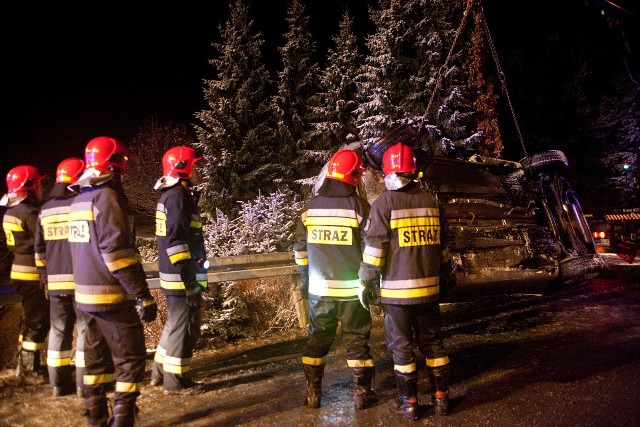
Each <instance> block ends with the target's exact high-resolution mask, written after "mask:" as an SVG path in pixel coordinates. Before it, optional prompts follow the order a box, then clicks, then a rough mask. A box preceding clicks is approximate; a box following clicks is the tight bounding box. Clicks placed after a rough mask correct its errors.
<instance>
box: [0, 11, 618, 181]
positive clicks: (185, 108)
mask: <svg viewBox="0 0 640 427" xmlns="http://www.w3.org/2000/svg"><path fill="white" fill-rule="evenodd" d="M302 1H303V4H305V6H306V10H307V13H308V15H309V16H310V30H311V32H312V34H313V35H314V37H315V41H316V42H317V43H318V46H319V48H320V49H322V51H324V50H325V49H326V46H327V45H328V44H329V43H330V37H332V36H333V34H335V32H336V31H337V26H338V21H339V19H340V17H341V16H342V12H343V10H344V7H345V5H348V9H349V11H350V12H351V14H352V16H354V17H355V26H356V29H357V30H359V31H361V32H364V31H365V30H368V29H369V28H370V25H369V24H368V21H367V18H366V16H367V13H366V11H367V4H368V3H370V2H372V1H374V0H370V1H369V2H368V1H367V0H348V1H346V0H302ZM35 3H41V4H35ZM35 3H34V2H17V3H12V6H11V9H12V10H13V12H12V13H11V14H9V13H8V12H5V13H3V25H1V26H0V27H1V28H0V43H1V46H2V55H3V60H2V63H3V66H2V69H3V78H2V79H3V84H2V89H1V90H2V92H1V93H0V97H1V105H2V110H1V112H0V113H1V114H2V126H1V127H0V143H1V146H2V147H3V148H2V150H3V155H2V156H0V177H2V179H1V181H2V182H1V185H2V187H1V189H2V190H3V191H2V192H4V188H5V187H4V177H5V176H6V172H7V171H8V170H9V169H10V168H11V167H13V166H16V165H18V164H33V165H35V166H37V167H39V168H41V169H42V170H43V171H44V172H47V173H49V174H53V171H54V170H55V167H56V166H57V164H58V163H59V162H60V161H61V160H63V159H64V158H66V157H70V156H77V157H82V156H83V152H82V150H83V148H84V146H85V144H86V142H87V141H88V140H90V139H91V138H93V137H95V136H98V135H110V136H114V137H117V138H120V139H122V140H123V141H125V142H128V141H130V140H131V139H132V138H133V137H135V135H136V134H137V132H138V130H139V128H140V127H141V126H142V124H143V122H144V120H145V119H147V118H150V117H157V118H158V119H159V120H161V121H180V122H186V123H192V122H193V114H194V113H195V112H196V111H199V110H202V109H206V108H207V106H206V104H205V102H204V98H203V94H202V88H203V86H204V83H203V80H205V79H208V78H212V77H213V69H212V67H211V65H210V64H209V63H208V61H209V59H211V58H212V57H213V55H214V53H215V50H214V49H213V47H211V43H212V42H218V41H220V33H219V30H218V26H219V25H224V23H225V21H226V19H227V13H228V3H227V2H226V1H224V0H214V1H195V2H180V5H178V4H177V3H176V2H170V4H169V5H165V4H162V3H161V2H151V1H137V2H128V3H129V4H126V5H122V4H120V3H119V2H84V3H78V4H79V5H80V6H78V5H75V6H71V5H68V3H69V2H63V1H48V2H35ZM287 3H288V2H287V1H285V0H276V1H268V0H254V1H248V0H247V1H245V4H247V5H249V13H250V16H251V17H252V18H253V19H254V21H255V23H256V28H257V29H258V30H259V31H261V32H262V35H263V37H264V39H265V40H266V42H267V46H266V47H265V60H266V61H267V63H268V64H269V67H270V68H271V71H272V72H274V73H275V71H277V70H278V67H279V59H278V53H277V50H276V46H279V45H281V44H282V34H283V33H284V32H285V31H286V24H285V16H286V8H287ZM486 3H488V5H487V6H485V10H486V11H487V15H490V16H489V22H490V23H492V22H493V25H495V32H494V38H495V39H496V44H497V45H498V46H499V47H500V46H501V45H502V46H503V47H504V48H505V49H507V48H508V45H509V44H513V43H515V44H518V43H534V44H535V37H531V35H530V34H527V31H529V32H531V31H532V29H533V31H534V32H535V28H536V26H537V25H539V26H549V25H567V26H569V27H570V26H575V25H582V23H581V22H575V20H573V19H571V17H572V16H573V15H572V12H573V11H572V10H571V9H570V8H569V6H566V7H564V8H563V9H562V10H560V9H558V7H556V6H555V5H556V4H557V3H564V2H558V1H555V0H546V1H537V2H525V3H527V4H528V5H529V6H528V7H530V8H533V9H534V10H536V11H537V12H538V13H537V17H535V16H527V13H522V11H521V10H519V9H518V8H514V7H513V5H512V6H511V7H510V8H502V7H501V6H498V7H496V4H505V3H504V1H499V0H491V1H487V2H486ZM507 3H514V2H511V1H510V2H507ZM517 3H520V2H517ZM568 3H571V4H573V6H571V7H576V4H577V5H578V6H580V7H586V6H584V5H583V4H582V2H581V1H577V2H576V1H572V2H568ZM131 4H135V6H132V5H131ZM551 5H554V6H551ZM529 12H530V11H529ZM522 20H525V21H526V25H525V26H523V25H522V22H521V21H522ZM601 24H602V26H603V27H602V28H598V29H595V30H597V31H602V30H603V28H604V26H605V24H604V21H603V22H601ZM514 31H515V32H516V34H515V35H514V34H513V32H514ZM510 32H511V33H510ZM519 38H520V39H519ZM531 48H532V49H535V46H534V45H532V46H531ZM612 48H614V47H613V46H612Z"/></svg>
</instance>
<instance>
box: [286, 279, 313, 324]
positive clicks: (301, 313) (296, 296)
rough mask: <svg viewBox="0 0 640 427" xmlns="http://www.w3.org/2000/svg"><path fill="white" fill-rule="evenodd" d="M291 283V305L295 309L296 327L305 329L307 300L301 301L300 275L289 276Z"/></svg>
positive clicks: (307, 313) (307, 308)
mask: <svg viewBox="0 0 640 427" xmlns="http://www.w3.org/2000/svg"><path fill="white" fill-rule="evenodd" d="M289 278H290V281H291V288H292V289H291V303H292V304H293V305H294V306H295V307H296V314H297V316H298V325H299V326H300V327H301V328H303V329H305V328H306V327H307V326H309V300H308V299H302V294H301V293H300V274H292V275H290V276H289Z"/></svg>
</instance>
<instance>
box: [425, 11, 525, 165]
mask: <svg viewBox="0 0 640 427" xmlns="http://www.w3.org/2000/svg"><path fill="white" fill-rule="evenodd" d="M476 1H478V0H467V6H466V7H465V9H464V12H463V14H462V20H461V21H460V26H459V27H458V30H457V31H456V33H455V36H454V38H453V43H452V44H451V47H450V48H449V52H448V54H447V58H446V59H445V61H444V64H442V66H441V67H440V68H439V69H438V71H437V73H436V85H435V87H434V88H433V92H431V98H430V99H429V103H428V104H427V109H426V115H427V116H428V115H429V111H431V106H432V104H433V100H434V98H435V96H436V93H437V92H438V90H439V89H440V87H441V83H442V76H443V74H444V73H445V72H446V70H447V67H448V65H449V60H450V59H451V57H452V56H453V50H454V49H455V47H456V45H457V44H458V38H459V37H460V34H461V33H462V30H463V29H464V27H465V25H466V23H467V19H468V16H469V11H470V10H471V7H472V6H473V4H474V3H475V2H476ZM478 3H479V7H480V19H481V20H482V25H483V27H484V32H485V34H486V37H487V42H488V44H489V50H490V51H491V56H492V58H493V62H494V63H495V65H496V70H497V72H498V78H499V79H500V88H501V89H502V92H503V93H504V95H505V97H506V98H507V103H508V104H509V109H510V110H511V116H512V117H513V123H514V125H515V128H516V132H517V134H518V139H519V140H520V146H521V147H522V152H523V153H524V156H525V157H527V149H526V147H525V145H524V140H523V138H522V133H521V132H520V126H519V125H518V119H517V117H516V113H515V109H514V108H513V104H512V103H511V98H510V97H509V91H508V90H507V83H506V78H505V75H504V71H502V66H501V65H500V60H499V58H498V53H497V52H496V48H495V46H494V44H493V39H492V38H491V32H490V31H489V24H488V23H487V18H486V16H485V13H484V9H483V7H482V4H481V2H480V1H478Z"/></svg>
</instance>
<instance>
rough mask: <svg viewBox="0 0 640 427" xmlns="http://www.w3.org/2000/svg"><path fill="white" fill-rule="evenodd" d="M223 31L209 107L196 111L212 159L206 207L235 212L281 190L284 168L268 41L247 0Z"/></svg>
mask: <svg viewBox="0 0 640 427" xmlns="http://www.w3.org/2000/svg"><path fill="white" fill-rule="evenodd" d="M220 35H221V38H222V42H220V43H214V44H213V46H214V48H215V49H216V50H217V52H218V54H219V55H218V56H217V57H216V58H214V59H212V60H210V63H211V64H212V65H213V68H214V71H215V74H216V78H214V79H211V80H206V82H205V83H206V87H205V89H204V97H205V100H206V101H207V103H208V105H209V109H208V110H203V111H200V112H198V113H196V118H197V119H198V120H199V121H200V123H199V124H198V125H196V133H197V136H198V142H197V144H196V147H197V148H198V149H199V150H200V151H201V152H202V153H203V156H204V161H205V162H206V168H205V170H206V171H207V173H206V176H204V177H203V181H204V184H203V192H202V206H203V209H204V210H206V211H209V212H214V211H215V208H219V209H221V210H222V211H223V212H225V213H226V214H232V213H235V212H236V211H237V210H238V205H237V202H238V201H242V200H250V199H253V198H255V197H256V196H257V195H258V194H260V193H261V192H262V193H264V194H269V193H271V192H272V191H275V190H276V189H277V188H278V185H279V184H280V183H281V181H282V180H281V179H280V178H281V176H282V174H283V168H282V167H281V166H280V165H279V164H278V147H277V139H276V137H275V132H274V130H273V114H272V110H271V108H270V106H269V97H270V92H269V89H270V84H271V81H270V78H269V73H268V71H267V69H266V67H265V65H264V63H263V61H262V53H261V48H262V45H263V44H264V41H263V39H262V36H261V34H260V33H254V31H253V21H252V20H250V19H249V15H248V7H247V6H245V5H244V4H243V3H242V1H241V0H234V1H233V2H232V3H231V4H230V15H229V19H228V20H227V22H226V25H225V26H224V27H221V28H220Z"/></svg>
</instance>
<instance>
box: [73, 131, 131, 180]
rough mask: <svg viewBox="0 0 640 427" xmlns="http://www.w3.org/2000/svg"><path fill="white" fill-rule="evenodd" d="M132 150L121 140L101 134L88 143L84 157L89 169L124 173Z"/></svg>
mask: <svg viewBox="0 0 640 427" xmlns="http://www.w3.org/2000/svg"><path fill="white" fill-rule="evenodd" d="M130 155H131V151H130V150H129V148H128V147H127V146H126V145H124V143H122V142H121V141H119V140H117V139H115V138H111V137H109V136H99V137H96V138H93V139H92V140H91V141H89V142H88V143H87V146H86V148H85V149H84V159H85V161H86V165H85V166H86V168H87V169H95V170H97V171H101V172H107V173H114V174H118V175H123V174H124V173H125V172H126V170H127V160H129V156H130Z"/></svg>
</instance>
